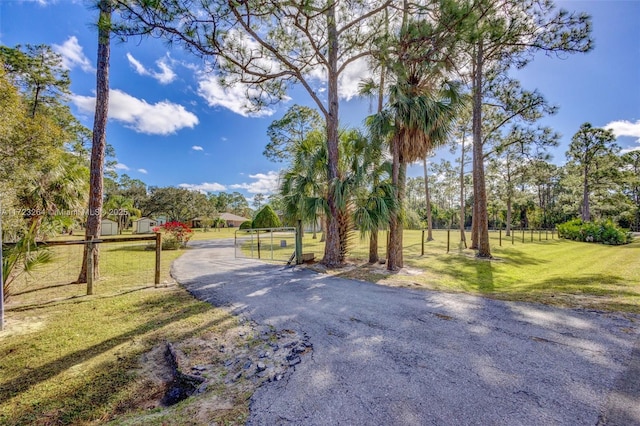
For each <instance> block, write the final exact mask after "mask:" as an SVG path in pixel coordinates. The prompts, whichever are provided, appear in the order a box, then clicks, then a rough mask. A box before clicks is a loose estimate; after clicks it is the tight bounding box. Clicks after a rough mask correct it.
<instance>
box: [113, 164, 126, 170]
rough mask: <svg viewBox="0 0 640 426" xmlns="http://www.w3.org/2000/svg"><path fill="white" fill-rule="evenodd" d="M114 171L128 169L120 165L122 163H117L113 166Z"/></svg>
mask: <svg viewBox="0 0 640 426" xmlns="http://www.w3.org/2000/svg"><path fill="white" fill-rule="evenodd" d="M113 168H114V169H116V170H129V167H128V166H127V165H126V164H122V163H118V164H116V165H115V166H113Z"/></svg>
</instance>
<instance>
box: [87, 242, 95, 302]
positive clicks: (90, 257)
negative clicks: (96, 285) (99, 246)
mask: <svg viewBox="0 0 640 426" xmlns="http://www.w3.org/2000/svg"><path fill="white" fill-rule="evenodd" d="M86 244H87V296H91V295H92V294H93V266H94V265H93V250H94V247H93V236H91V237H89V240H88V241H87V242H86Z"/></svg>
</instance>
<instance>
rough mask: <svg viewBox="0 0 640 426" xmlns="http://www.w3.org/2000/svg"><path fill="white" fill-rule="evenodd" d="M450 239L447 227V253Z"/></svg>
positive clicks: (449, 231)
mask: <svg viewBox="0 0 640 426" xmlns="http://www.w3.org/2000/svg"><path fill="white" fill-rule="evenodd" d="M450 241H451V229H447V253H449V242H450Z"/></svg>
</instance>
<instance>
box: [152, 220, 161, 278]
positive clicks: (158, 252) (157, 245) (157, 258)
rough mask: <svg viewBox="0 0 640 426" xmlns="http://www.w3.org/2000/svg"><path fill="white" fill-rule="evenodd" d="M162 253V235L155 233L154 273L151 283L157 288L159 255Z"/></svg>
mask: <svg viewBox="0 0 640 426" xmlns="http://www.w3.org/2000/svg"><path fill="white" fill-rule="evenodd" d="M161 252H162V234H161V233H159V232H156V273H155V276H154V279H153V283H154V284H155V285H156V286H157V285H158V284H160V253H161Z"/></svg>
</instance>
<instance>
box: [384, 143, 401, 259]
mask: <svg viewBox="0 0 640 426" xmlns="http://www.w3.org/2000/svg"><path fill="white" fill-rule="evenodd" d="M391 158H392V166H391V182H392V184H393V186H394V187H395V188H396V189H397V193H396V197H397V200H398V209H397V210H396V211H394V212H392V213H391V217H390V218H389V244H388V247H387V269H388V270H389V271H397V270H398V269H400V268H402V267H403V262H402V260H403V259H402V226H401V218H400V213H401V211H402V204H401V203H400V200H401V198H400V153H399V147H398V141H397V140H396V139H395V138H394V139H393V140H392V141H391Z"/></svg>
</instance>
